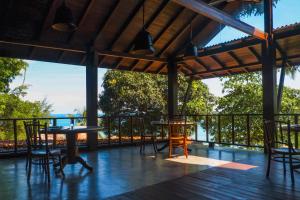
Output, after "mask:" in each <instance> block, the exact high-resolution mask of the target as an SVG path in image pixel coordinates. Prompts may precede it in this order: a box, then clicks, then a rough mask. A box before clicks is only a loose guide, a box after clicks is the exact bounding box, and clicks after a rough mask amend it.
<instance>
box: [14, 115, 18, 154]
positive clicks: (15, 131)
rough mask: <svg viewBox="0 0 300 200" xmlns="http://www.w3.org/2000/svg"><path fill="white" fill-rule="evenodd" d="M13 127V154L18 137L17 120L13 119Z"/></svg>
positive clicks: (16, 149) (16, 147) (16, 146)
mask: <svg viewBox="0 0 300 200" xmlns="http://www.w3.org/2000/svg"><path fill="white" fill-rule="evenodd" d="M13 127H14V150H15V154H17V152H18V137H17V120H16V119H14V120H13Z"/></svg>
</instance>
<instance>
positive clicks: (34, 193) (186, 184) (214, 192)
mask: <svg viewBox="0 0 300 200" xmlns="http://www.w3.org/2000/svg"><path fill="white" fill-rule="evenodd" d="M192 150H193V151H192V155H191V156H190V157H189V159H185V158H184V159H183V158H182V157H178V158H175V159H167V152H163V153H160V154H158V155H157V156H156V157H155V156H153V153H152V152H151V151H148V153H147V154H146V155H142V156H141V155H140V154H139V149H138V147H122V148H114V149H102V150H99V151H96V152H91V153H83V154H82V155H83V157H84V158H85V159H86V160H87V161H88V163H89V164H91V165H92V166H93V167H94V171H93V172H92V173H89V172H88V171H87V170H86V169H83V168H82V167H81V166H80V165H73V166H67V167H66V168H65V174H66V178H65V179H61V177H55V175H54V174H52V176H51V177H52V180H51V185H50V187H47V184H46V181H45V179H44V178H43V177H42V175H41V174H42V173H41V169H39V168H38V167H37V168H34V170H33V176H32V179H31V181H30V183H28V182H27V181H26V173H25V159H24V158H13V159H1V160H0V199H1V200H2V199H5V200H6V199H8V200H9V199H104V198H109V199H172V200H173V199H297V198H298V199H300V180H299V179H300V176H299V174H296V184H295V186H294V187H293V186H292V185H291V183H290V179H289V173H287V176H286V178H284V175H283V172H282V170H281V169H282V166H281V165H279V164H276V165H274V166H273V169H272V170H273V174H274V177H272V178H271V179H270V180H267V179H265V176H264V171H265V170H264V168H265V155H264V154H262V153H257V152H250V151H239V150H230V149H207V148H202V147H199V146H198V145H193V146H192Z"/></svg>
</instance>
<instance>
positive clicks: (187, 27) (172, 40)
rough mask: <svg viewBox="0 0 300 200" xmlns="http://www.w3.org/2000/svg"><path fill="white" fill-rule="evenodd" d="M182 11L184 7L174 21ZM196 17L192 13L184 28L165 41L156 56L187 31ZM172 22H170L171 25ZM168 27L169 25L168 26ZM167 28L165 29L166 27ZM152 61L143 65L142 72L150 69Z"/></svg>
mask: <svg viewBox="0 0 300 200" xmlns="http://www.w3.org/2000/svg"><path fill="white" fill-rule="evenodd" d="M183 12H186V9H183V10H182V11H181V12H180V13H179V15H177V17H176V18H175V19H174V22H175V21H176V19H177V18H178V17H179V16H180V15H181V14H182V13H183ZM197 17H199V16H198V15H194V17H193V18H192V20H191V21H189V22H188V23H187V24H186V25H185V26H184V27H185V28H184V29H182V30H180V31H179V32H178V33H177V34H176V35H175V36H174V37H173V38H172V39H171V40H170V41H169V42H167V43H166V44H165V45H164V47H163V48H162V49H160V50H159V51H158V52H157V56H159V57H160V56H161V55H163V54H164V53H165V51H166V50H167V49H168V47H169V46H170V45H171V44H172V43H173V42H175V41H176V40H177V39H178V38H179V37H181V36H182V35H183V34H184V33H185V32H186V31H188V29H189V26H190V23H193V22H194V21H195V20H196V19H197ZM171 25H172V24H170V26H171ZM168 28H169V27H168ZM166 30H167V29H166ZM152 64H153V63H152V62H151V63H149V64H147V65H146V66H145V67H144V70H143V71H144V72H147V71H148V70H149V69H150V66H151V65H152Z"/></svg>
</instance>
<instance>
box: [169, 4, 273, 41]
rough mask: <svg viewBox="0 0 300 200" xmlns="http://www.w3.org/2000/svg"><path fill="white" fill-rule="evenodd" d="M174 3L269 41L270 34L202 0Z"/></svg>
mask: <svg viewBox="0 0 300 200" xmlns="http://www.w3.org/2000/svg"><path fill="white" fill-rule="evenodd" d="M172 1H174V2H176V3H177V4H179V5H181V6H183V7H186V8H188V9H190V10H192V11H194V12H196V13H198V14H200V15H204V16H206V17H208V18H210V19H213V20H215V21H218V22H220V23H222V24H224V25H227V26H231V27H233V28H236V29H238V30H240V31H242V32H244V33H247V34H249V35H253V36H254V37H256V38H258V39H260V40H266V39H267V35H268V34H267V33H265V32H264V31H261V30H259V29H258V28H255V27H253V26H251V25H249V24H247V23H245V22H242V21H240V20H237V19H235V18H234V17H232V16H230V15H228V14H227V13H225V12H223V11H221V10H219V9H216V8H214V7H212V6H210V5H208V4H206V3H204V2H203V1H201V0H172Z"/></svg>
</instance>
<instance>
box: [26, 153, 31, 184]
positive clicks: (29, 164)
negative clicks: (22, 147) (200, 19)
mask: <svg viewBox="0 0 300 200" xmlns="http://www.w3.org/2000/svg"><path fill="white" fill-rule="evenodd" d="M28 167H29V169H28V173H27V180H30V176H31V167H32V157H31V156H29V157H28Z"/></svg>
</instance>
